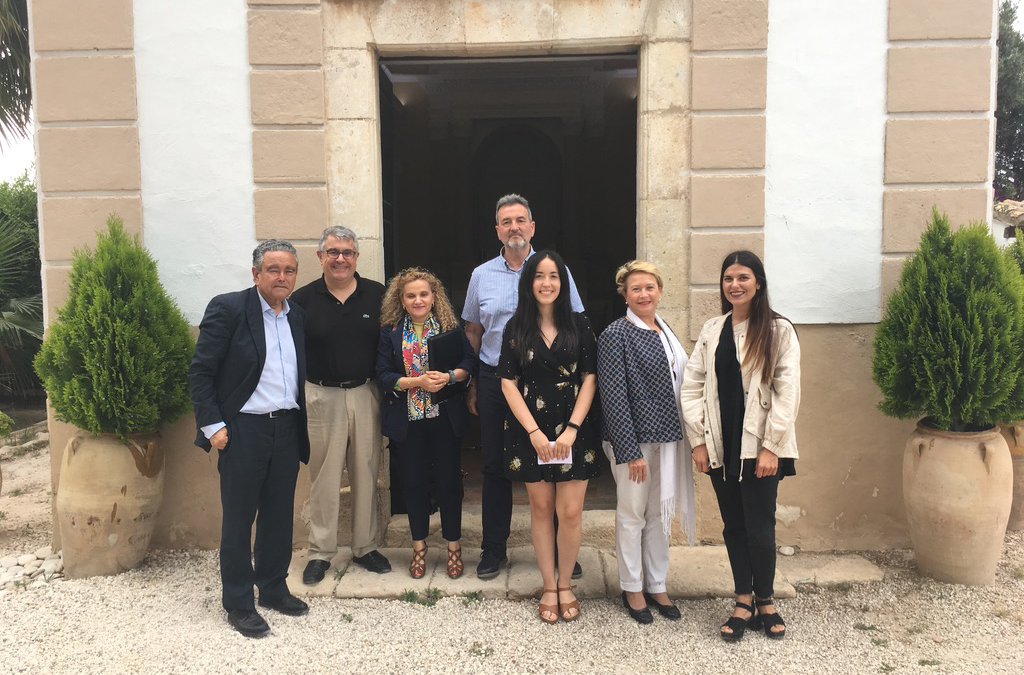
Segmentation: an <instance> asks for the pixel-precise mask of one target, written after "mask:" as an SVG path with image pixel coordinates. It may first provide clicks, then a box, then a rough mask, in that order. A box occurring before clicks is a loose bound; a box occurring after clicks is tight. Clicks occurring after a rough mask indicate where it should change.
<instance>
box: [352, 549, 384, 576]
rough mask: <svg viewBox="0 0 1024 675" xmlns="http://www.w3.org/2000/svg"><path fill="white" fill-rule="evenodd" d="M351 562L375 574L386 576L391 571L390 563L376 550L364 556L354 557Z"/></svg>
mask: <svg viewBox="0 0 1024 675" xmlns="http://www.w3.org/2000/svg"><path fill="white" fill-rule="evenodd" d="M352 562H354V563H355V564H357V565H359V566H361V567H363V568H365V569H366V570H368V571H370V572H375V573H376V574H386V573H387V572H390V571H391V563H389V562H388V559H387V558H385V557H384V556H383V554H381V552H380V551H377V550H373V551H370V552H369V553H367V554H366V555H360V556H356V557H354V558H352Z"/></svg>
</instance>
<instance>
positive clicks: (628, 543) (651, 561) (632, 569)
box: [604, 442, 668, 593]
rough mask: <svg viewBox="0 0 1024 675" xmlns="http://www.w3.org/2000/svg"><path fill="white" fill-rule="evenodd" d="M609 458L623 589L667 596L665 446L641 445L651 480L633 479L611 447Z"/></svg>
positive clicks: (606, 447) (620, 582) (616, 541)
mask: <svg viewBox="0 0 1024 675" xmlns="http://www.w3.org/2000/svg"><path fill="white" fill-rule="evenodd" d="M604 451H605V454H607V455H608V459H609V460H610V461H611V465H612V475H613V476H614V478H615V496H616V507H615V554H616V556H617V557H618V560H619V585H620V586H621V587H622V590H624V591H628V592H630V593H638V592H640V591H644V590H646V591H647V592H648V593H664V592H665V590H666V586H665V580H666V578H667V577H668V536H666V535H665V530H664V528H663V527H662V523H661V445H660V444H658V443H641V444H640V451H641V452H642V453H643V456H644V459H645V460H647V480H645V481H644V482H643V483H635V482H633V481H631V480H630V479H629V464H616V463H615V455H614V454H613V453H612V451H611V444H609V443H608V442H605V443H604Z"/></svg>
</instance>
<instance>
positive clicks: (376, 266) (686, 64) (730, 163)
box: [249, 0, 768, 335]
mask: <svg viewBox="0 0 1024 675" xmlns="http://www.w3.org/2000/svg"><path fill="white" fill-rule="evenodd" d="M252 4H253V5H254V7H253V8H252V9H251V10H250V19H249V23H250V41H249V42H250V44H249V49H250V63H251V64H252V65H253V73H252V78H253V79H252V82H253V85H252V89H253V117H254V122H255V123H256V124H257V125H258V126H257V127H256V130H255V131H254V132H253V154H254V161H253V163H254V177H255V179H256V197H255V202H256V223H257V237H261V236H263V235H262V234H261V232H262V231H263V230H267V231H268V232H269V231H270V229H272V228H274V227H275V224H276V227H277V228H278V229H279V227H280V225H279V223H280V222H281V220H282V219H285V220H288V221H289V222H292V223H294V225H293V226H292V229H294V230H295V232H294V233H290V234H292V235H293V238H295V239H299V240H306V241H311V240H315V239H316V238H317V237H318V236H319V231H320V229H322V227H323V222H325V221H326V222H329V223H330V224H331V225H344V226H346V227H350V228H352V229H353V230H355V231H356V233H357V234H358V235H359V237H360V240H361V251H362V254H361V257H360V266H361V269H362V270H363V271H364V273H365V274H367V275H369V276H374V277H377V278H381V277H382V276H383V273H384V247H383V224H382V223H383V218H382V208H381V174H380V170H381V167H380V116H379V110H378V106H379V99H378V84H379V83H378V79H377V78H378V63H379V60H380V59H381V58H394V57H403V56H418V57H433V56H437V57H465V58H474V57H477V58H478V57H518V56H543V55H549V56H565V55H580V54H588V55H591V54H592V55H601V54H614V53H622V52H627V51H633V50H636V51H637V52H638V71H639V73H638V74H639V78H638V93H637V117H638V119H637V177H636V180H637V183H636V195H637V204H636V238H637V240H636V251H637V256H638V257H642V258H645V259H648V260H651V261H652V262H654V263H656V264H657V265H658V266H659V267H660V268H661V269H662V272H663V275H664V278H665V284H666V288H665V295H664V297H663V300H662V304H661V311H662V314H663V315H664V316H665V317H666V319H668V320H669V321H671V322H672V323H673V324H674V325H677V326H680V327H683V329H684V330H685V328H686V327H689V328H690V333H691V335H695V331H696V329H698V328H699V325H700V323H702V322H703V319H704V318H706V317H707V316H710V315H712V314H716V313H717V303H718V291H717V282H718V270H717V262H716V261H717V260H720V259H721V255H722V254H723V253H724V252H726V251H727V250H730V249H732V248H735V247H737V246H739V245H740V244H741V243H742V247H744V248H751V249H753V250H755V251H757V252H759V253H760V252H763V224H764V164H765V142H764V141H765V135H764V133H765V117H764V108H765V97H766V93H765V92H766V73H767V51H766V50H767V34H768V12H767V0H629V1H627V2H623V1H622V0H599V1H598V0H515V1H509V2H501V3H498V2H494V3H492V2H469V1H467V0H423V1H422V2H416V3H406V2H403V3H397V2H387V1H383V0H322V2H319V3H317V2H315V0H310V2H309V4H302V5H298V4H296V3H295V0H261V1H260V2H259V3H258V4H257V3H256V2H255V1H253V2H252ZM321 83H322V84H321ZM317 84H321V86H319V87H318V86H317ZM296 100H303V101H312V102H313V105H312V106H310V105H305V106H301V105H298V104H294V105H293V108H294V113H293V114H284V115H282V114H280V113H281V110H282V106H285V107H287V106H288V101H296ZM320 147H322V148H323V151H322V153H319V152H316V149H317V148H320ZM263 224H265V226H264V225H263ZM275 236H281V235H280V234H279V233H277V234H276V235H275ZM314 251H315V245H313V244H312V243H310V244H306V245H303V246H300V260H302V259H306V260H309V261H310V263H313V256H314ZM708 261H711V264H710V265H709V264H708ZM314 269H315V264H314Z"/></svg>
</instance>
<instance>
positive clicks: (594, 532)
mask: <svg viewBox="0 0 1024 675" xmlns="http://www.w3.org/2000/svg"><path fill="white" fill-rule="evenodd" d="M428 532H429V534H428V535H427V544H428V545H429V546H444V539H442V537H441V516H440V514H439V513H435V514H434V515H432V516H431V517H430V527H429V529H428ZM510 532H511V533H510V535H509V538H508V547H509V548H510V549H512V548H516V547H519V546H532V545H533V540H532V539H531V538H530V508H529V507H527V506H516V507H513V509H512V526H511V530H510ZM462 541H463V543H465V544H467V545H479V544H480V542H481V541H483V525H482V522H481V516H480V513H479V512H472V511H465V510H464V511H463V512H462ZM583 544H584V545H585V546H593V547H595V548H612V549H613V548H615V511H612V510H601V509H597V510H593V511H584V512H583ZM384 546H385V547H387V548H412V534H411V532H410V531H409V518H408V517H406V515H405V514H398V515H395V516H392V517H391V522H390V523H389V524H388V527H387V530H386V532H385V534H384Z"/></svg>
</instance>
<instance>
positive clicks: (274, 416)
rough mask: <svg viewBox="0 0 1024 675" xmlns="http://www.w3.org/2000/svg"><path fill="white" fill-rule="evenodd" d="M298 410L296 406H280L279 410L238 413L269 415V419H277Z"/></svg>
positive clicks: (257, 415) (255, 415)
mask: <svg viewBox="0 0 1024 675" xmlns="http://www.w3.org/2000/svg"><path fill="white" fill-rule="evenodd" d="M297 412H299V411H298V409H297V408H281V409H280V410H272V411H271V412H266V413H240V414H241V415H252V416H253V417H269V418H270V419H272V420H273V419H277V418H278V417H284V416H285V415H291V414H292V413H297Z"/></svg>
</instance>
